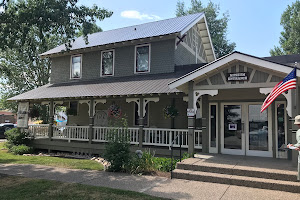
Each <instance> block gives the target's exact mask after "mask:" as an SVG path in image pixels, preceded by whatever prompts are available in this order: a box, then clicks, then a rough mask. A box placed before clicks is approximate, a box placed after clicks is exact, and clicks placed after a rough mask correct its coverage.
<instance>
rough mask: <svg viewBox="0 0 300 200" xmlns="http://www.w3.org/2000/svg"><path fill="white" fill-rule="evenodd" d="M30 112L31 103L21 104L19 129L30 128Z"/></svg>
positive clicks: (19, 107) (18, 121)
mask: <svg viewBox="0 0 300 200" xmlns="http://www.w3.org/2000/svg"><path fill="white" fill-rule="evenodd" d="M28 110H29V102H20V103H19V106H18V116H17V117H18V119H17V126H18V128H28Z"/></svg>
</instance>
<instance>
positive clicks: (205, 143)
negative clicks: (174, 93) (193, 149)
mask: <svg viewBox="0 0 300 200" xmlns="http://www.w3.org/2000/svg"><path fill="white" fill-rule="evenodd" d="M200 106H202V152H204V153H208V152H209V131H208V130H209V127H208V123H209V104H208V95H203V96H202V105H200Z"/></svg>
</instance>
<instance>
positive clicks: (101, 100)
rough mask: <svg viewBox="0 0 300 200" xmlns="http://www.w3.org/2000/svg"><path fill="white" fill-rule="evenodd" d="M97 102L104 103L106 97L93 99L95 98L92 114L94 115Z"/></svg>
mask: <svg viewBox="0 0 300 200" xmlns="http://www.w3.org/2000/svg"><path fill="white" fill-rule="evenodd" d="M98 103H102V104H105V103H106V99H95V100H94V109H93V116H94V115H95V113H96V105H97V104H98Z"/></svg>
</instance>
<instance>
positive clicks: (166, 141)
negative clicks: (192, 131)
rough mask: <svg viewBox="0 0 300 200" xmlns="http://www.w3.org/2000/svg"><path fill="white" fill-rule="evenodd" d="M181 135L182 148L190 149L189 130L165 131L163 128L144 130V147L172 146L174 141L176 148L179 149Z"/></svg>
mask: <svg viewBox="0 0 300 200" xmlns="http://www.w3.org/2000/svg"><path fill="white" fill-rule="evenodd" d="M180 134H181V147H183V148H187V147H188V130H187V129H163V128H144V142H143V144H144V145H153V146H170V145H171V143H172V141H173V140H174V139H175V138H176V137H177V136H178V137H177V139H176V140H175V142H174V145H173V146H174V147H179V137H180V136H179V135H180Z"/></svg>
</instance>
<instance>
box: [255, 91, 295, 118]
mask: <svg viewBox="0 0 300 200" xmlns="http://www.w3.org/2000/svg"><path fill="white" fill-rule="evenodd" d="M272 90H273V88H259V92H260V93H261V94H265V95H268V94H269V93H271V91H272ZM282 95H283V96H284V97H285V98H286V111H287V114H288V116H290V117H292V90H288V91H287V93H285V92H283V93H282Z"/></svg>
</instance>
